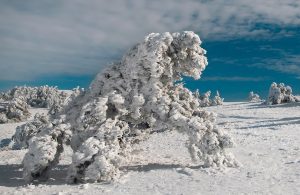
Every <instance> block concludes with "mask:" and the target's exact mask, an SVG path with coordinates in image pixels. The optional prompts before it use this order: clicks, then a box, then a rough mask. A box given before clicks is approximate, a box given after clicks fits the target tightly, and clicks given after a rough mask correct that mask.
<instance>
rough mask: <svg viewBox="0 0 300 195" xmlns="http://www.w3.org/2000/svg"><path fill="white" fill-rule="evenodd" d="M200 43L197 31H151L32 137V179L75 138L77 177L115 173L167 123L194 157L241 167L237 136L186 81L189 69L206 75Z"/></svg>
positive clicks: (73, 175)
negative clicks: (234, 147)
mask: <svg viewBox="0 0 300 195" xmlns="http://www.w3.org/2000/svg"><path fill="white" fill-rule="evenodd" d="M200 44H201V41H200V38H199V37H198V35H196V34H195V33H193V32H189V31H185V32H182V33H173V34H171V33H168V32H166V33H161V34H159V33H151V34H149V35H148V36H146V37H145V39H144V41H143V42H141V43H139V44H137V45H135V46H134V47H133V48H132V49H130V50H129V51H128V52H127V53H126V54H125V55H124V56H123V58H122V60H121V61H120V62H117V63H114V64H113V65H111V66H109V67H108V68H107V69H106V70H104V71H103V72H101V73H99V74H98V75H97V76H96V78H95V79H94V81H93V82H92V83H91V85H90V88H89V89H88V90H86V91H82V92H80V93H79V94H78V95H77V96H76V97H75V98H74V99H73V101H71V102H70V103H69V104H68V105H67V106H66V107H65V108H64V109H63V110H64V111H63V112H62V113H61V115H60V116H57V117H56V118H55V119H53V120H52V121H51V122H50V124H51V125H49V126H48V127H47V128H44V129H42V130H41V132H39V133H38V134H37V135H36V136H35V137H33V138H32V139H30V141H29V151H28V153H27V154H26V155H25V157H24V160H23V165H24V178H25V179H26V180H27V181H32V180H36V179H41V178H47V175H48V172H49V170H51V167H52V166H54V165H55V164H57V163H58V160H59V156H60V154H61V152H62V151H63V145H64V144H70V145H71V147H72V149H73V151H74V154H73V157H72V164H71V165H70V169H69V173H68V179H69V181H71V182H95V181H96V182H101V181H111V180H114V179H116V178H117V177H118V176H119V167H120V166H121V164H122V163H126V162H127V161H130V149H131V146H132V145H133V144H137V143H139V141H142V140H144V139H145V138H147V137H148V136H150V135H151V132H161V131H163V130H177V131H179V132H181V133H185V134H187V135H188V137H189V139H188V149H189V152H190V154H191V157H192V159H193V160H201V161H202V162H203V163H204V166H208V167H209V166H213V167H226V166H230V167H231V166H237V162H236V161H235V160H234V158H233V157H232V155H230V154H227V153H226V152H225V148H227V147H232V145H233V142H232V140H231V138H230V137H229V136H228V135H227V134H225V133H224V132H223V131H222V129H219V128H218V127H217V126H216V124H215V121H216V115H215V114H214V113H212V112H208V111H205V110H203V109H202V108H201V107H200V106H199V101H198V99H197V98H196V97H195V95H194V94H193V93H192V92H191V91H189V90H188V89H187V88H185V87H184V86H183V84H182V83H178V82H180V81H181V80H182V76H189V77H193V78H194V79H199V78H200V75H201V73H202V71H203V70H204V69H205V67H206V66H207V59H206V57H205V53H206V51H205V50H204V49H202V48H201V47H200Z"/></svg>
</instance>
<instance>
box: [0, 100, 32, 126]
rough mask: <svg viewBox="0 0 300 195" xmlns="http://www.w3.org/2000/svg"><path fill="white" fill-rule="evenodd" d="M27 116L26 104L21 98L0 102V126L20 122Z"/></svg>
mask: <svg viewBox="0 0 300 195" xmlns="http://www.w3.org/2000/svg"><path fill="white" fill-rule="evenodd" d="M29 116H30V113H29V111H28V104H27V103H26V100H25V99H24V98H23V97H15V98H13V99H12V100H10V101H2V102H0V124H1V123H8V122H21V121H24V120H26V119H27V118H28V117H29Z"/></svg>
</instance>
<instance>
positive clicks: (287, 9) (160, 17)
mask: <svg viewBox="0 0 300 195" xmlns="http://www.w3.org/2000/svg"><path fill="white" fill-rule="evenodd" d="M299 9H300V1H298V0H285V1H282V0H266V1H261V0H252V1H248V0H211V1H206V0H201V1H196V0H190V1H188V0H177V1H173V0H166V1H158V0H152V1H148V0H110V1H105V0H87V1H81V0H62V1H56V0H54V1H39V0H29V1H26V3H24V2H20V1H18V0H3V1H1V2H0V69H1V71H0V80H28V79H35V78H36V77H37V76H41V75H46V74H58V73H65V74H73V75H74V74H75V75H76V74H94V73H95V72H98V71H99V70H100V69H101V67H103V66H104V65H106V63H107V62H109V61H112V60H115V59H116V58H120V57H121V53H122V52H123V51H124V50H125V49H126V48H128V47H129V46H131V45H132V44H134V43H135V42H136V41H138V40H142V38H143V36H144V35H145V34H147V33H150V32H154V31H155V32H163V31H181V30H194V31H197V32H200V35H201V37H202V38H205V39H209V40H218V39H232V38H236V37H262V36H269V35H270V33H273V32H271V31H269V30H267V29H264V28H258V27H257V24H258V23H265V24H272V25H279V26H283V27H284V26H291V25H292V26H296V25H299V24H300V14H299ZM277 33H282V34H286V35H288V33H286V32H283V31H281V32H277ZM278 67H279V65H278ZM290 68H291V69H292V67H290ZM278 69H280V68H278Z"/></svg>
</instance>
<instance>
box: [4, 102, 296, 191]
mask: <svg viewBox="0 0 300 195" xmlns="http://www.w3.org/2000/svg"><path fill="white" fill-rule="evenodd" d="M205 109H207V110H210V111H214V112H216V113H218V125H219V126H220V127H221V128H224V129H226V130H227V131H228V132H229V133H230V134H231V135H232V136H233V137H234V139H235V142H236V147H235V148H233V149H230V150H231V152H232V153H233V154H234V155H235V156H236V158H237V159H238V160H239V161H240V163H241V164H242V166H241V167H240V168H232V169H226V170H225V171H216V170H214V169H204V168H201V167H200V166H197V165H195V164H192V162H191V160H190V157H189V153H188V151H187V149H186V147H185V140H186V139H187V138H186V137H185V135H182V134H179V133H177V132H163V133H160V134H153V135H151V136H150V138H149V140H147V141H145V142H143V143H141V144H140V145H138V146H136V148H135V153H137V154H138V155H137V157H136V159H135V160H134V161H133V163H132V164H129V165H124V166H123V167H122V171H123V175H122V176H121V178H120V179H119V180H118V181H115V182H114V183H105V184H103V183H102V184H98V183H96V184H78V185H74V184H72V185H70V184H68V183H66V182H65V180H64V178H65V176H66V171H67V165H68V164H69V163H70V154H71V152H70V151H66V152H65V153H64V155H63V157H62V158H63V160H62V162H61V164H60V165H59V166H58V167H56V168H55V170H53V171H52V175H51V179H50V180H49V181H47V182H45V183H40V184H38V185H26V184H25V183H24V181H23V180H22V168H21V161H22V158H23V156H24V154H25V152H26V150H8V149H7V147H5V146H6V145H7V144H8V142H9V139H10V138H11V136H12V135H13V134H14V129H15V127H16V126H17V125H20V124H21V123H18V124H17V123H16V124H2V125H0V146H1V148H0V194H39V195H40V194H120V195H121V194H122V195H123V194H151V195H152V194H172V195H175V194H300V144H299V143H300V133H299V132H300V103H295V104H285V105H275V106H265V105H260V103H243V102H234V103H225V105H223V106H216V107H208V108H205ZM31 111H32V112H45V110H44V109H34V110H31Z"/></svg>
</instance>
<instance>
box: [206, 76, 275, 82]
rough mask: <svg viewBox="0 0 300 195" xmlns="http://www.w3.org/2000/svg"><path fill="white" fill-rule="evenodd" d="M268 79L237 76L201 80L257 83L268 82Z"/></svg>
mask: <svg viewBox="0 0 300 195" xmlns="http://www.w3.org/2000/svg"><path fill="white" fill-rule="evenodd" d="M269 79H270V78H268V77H239V76H234V77H219V76H217V77H204V78H202V80H204V81H253V82H258V81H265V80H269Z"/></svg>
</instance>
